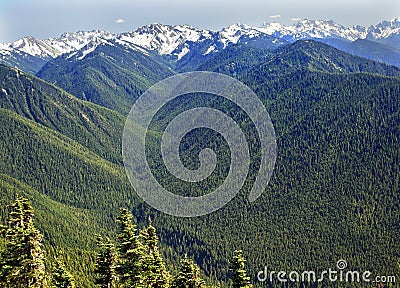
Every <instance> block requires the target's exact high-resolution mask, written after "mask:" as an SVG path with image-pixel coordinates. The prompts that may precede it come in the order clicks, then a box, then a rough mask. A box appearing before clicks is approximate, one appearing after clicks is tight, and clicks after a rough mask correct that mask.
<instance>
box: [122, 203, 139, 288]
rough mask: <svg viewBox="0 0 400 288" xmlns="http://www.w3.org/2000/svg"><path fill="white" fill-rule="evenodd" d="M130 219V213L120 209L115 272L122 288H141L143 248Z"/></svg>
mask: <svg viewBox="0 0 400 288" xmlns="http://www.w3.org/2000/svg"><path fill="white" fill-rule="evenodd" d="M132 218H133V216H132V213H130V212H129V211H128V210H127V209H123V208H121V209H120V215H119V217H118V219H117V222H118V224H119V226H120V227H119V230H120V231H119V234H118V236H117V239H118V245H117V251H118V255H119V261H118V265H117V267H116V271H117V273H118V275H119V279H120V282H121V284H122V285H123V286H124V287H143V286H142V282H143V279H142V270H143V267H142V263H143V257H144V247H143V244H142V243H141V242H140V240H139V235H138V233H137V227H136V225H135V224H133V222H132Z"/></svg>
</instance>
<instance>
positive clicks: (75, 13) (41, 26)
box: [0, 0, 400, 42]
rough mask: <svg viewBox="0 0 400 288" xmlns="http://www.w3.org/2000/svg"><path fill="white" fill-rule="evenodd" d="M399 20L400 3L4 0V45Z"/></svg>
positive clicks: (0, 12)
mask: <svg viewBox="0 0 400 288" xmlns="http://www.w3.org/2000/svg"><path fill="white" fill-rule="evenodd" d="M271 16H273V17H271ZM274 16H275V17H274ZM278 16H279V17H278ZM399 16H400V1H398V0H379V1H377V0H325V1H324V0H305V1H300V0H298V1H296V0H237V1H235V0H230V1H228V0H213V1H212V0H112V1H109V0H108V1H106V0H97V1H93V0H89V1H85V0H69V1H64V0H0V42H10V41H15V40H17V39H19V38H21V37H24V36H28V35H30V36H34V37H37V38H40V39H44V38H48V37H57V36H59V35H60V34H61V33H63V32H74V31H78V30H93V29H100V30H107V31H111V32H124V31H133V30H136V28H138V27H140V26H143V25H146V24H150V23H155V22H157V23H164V24H190V25H192V26H196V27H198V28H205V29H212V30H219V29H221V28H222V27H226V26H228V25H230V24H233V23H237V22H241V23H246V24H249V25H257V26H259V25H261V24H262V23H263V22H273V21H276V22H280V23H282V24H289V23H290V22H291V19H293V18H309V19H324V20H334V21H336V22H338V23H340V24H343V25H346V26H351V25H354V24H360V25H364V26H369V25H371V24H376V23H378V22H380V21H381V20H390V19H392V18H395V17H399ZM118 19H119V21H117V20H118Z"/></svg>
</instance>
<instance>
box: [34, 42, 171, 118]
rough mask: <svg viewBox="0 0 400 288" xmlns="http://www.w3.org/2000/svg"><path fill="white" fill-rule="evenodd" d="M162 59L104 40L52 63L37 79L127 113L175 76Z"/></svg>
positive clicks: (47, 65)
mask: <svg viewBox="0 0 400 288" xmlns="http://www.w3.org/2000/svg"><path fill="white" fill-rule="evenodd" d="M159 60H160V59H158V58H157V56H152V55H151V54H149V53H147V52H146V51H143V49H141V48H139V47H137V46H134V45H132V44H130V45H127V44H120V43H118V42H115V41H106V40H102V41H98V42H96V43H94V44H93V43H92V44H90V45H87V46H85V47H84V48H83V49H81V50H80V51H78V52H72V53H70V54H65V55H64V56H61V57H58V58H56V59H54V60H51V61H49V62H48V63H46V65H45V66H44V67H43V68H42V69H41V70H40V71H39V72H38V73H37V76H38V77H40V78H42V79H44V80H46V81H48V82H51V83H54V84H56V85H57V86H59V87H61V88H63V89H64V90H66V91H67V92H69V93H71V94H73V95H75V96H77V97H79V98H81V99H84V100H87V101H90V102H93V103H96V104H99V105H102V106H104V107H107V108H111V109H113V110H116V111H118V112H121V113H123V114H126V113H127V112H128V111H129V110H130V108H131V105H132V104H133V101H134V100H135V99H136V98H137V97H138V96H139V95H141V94H142V93H143V92H144V91H145V90H146V89H147V88H148V87H150V85H151V84H153V83H155V82H157V81H159V80H161V79H163V78H166V77H168V76H170V75H172V71H171V69H170V68H169V67H168V66H167V65H165V64H164V63H162V62H161V61H159Z"/></svg>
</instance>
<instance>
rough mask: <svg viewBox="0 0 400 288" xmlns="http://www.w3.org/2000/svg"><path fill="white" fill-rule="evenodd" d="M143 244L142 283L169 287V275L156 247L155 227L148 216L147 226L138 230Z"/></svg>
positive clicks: (160, 287) (155, 287)
mask: <svg viewBox="0 0 400 288" xmlns="http://www.w3.org/2000/svg"><path fill="white" fill-rule="evenodd" d="M140 237H141V239H142V241H143V244H144V257H143V283H144V284H145V285H146V287H154V288H165V287H169V278H170V275H169V273H168V271H167V269H166V268H165V265H164V261H163V259H162V256H161V254H160V251H159V249H158V237H157V234H156V228H155V227H154V226H153V223H152V220H151V218H149V226H148V227H147V228H145V229H143V230H142V231H141V232H140Z"/></svg>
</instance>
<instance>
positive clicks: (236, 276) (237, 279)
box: [230, 250, 253, 288]
mask: <svg viewBox="0 0 400 288" xmlns="http://www.w3.org/2000/svg"><path fill="white" fill-rule="evenodd" d="M245 262H246V260H245V259H244V257H243V252H242V250H236V251H234V255H233V259H232V263H231V267H230V270H231V271H232V273H233V276H232V281H233V284H232V287H233V288H252V287H253V285H252V284H251V283H250V277H248V276H247V273H246V270H245V267H244V263H245Z"/></svg>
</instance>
